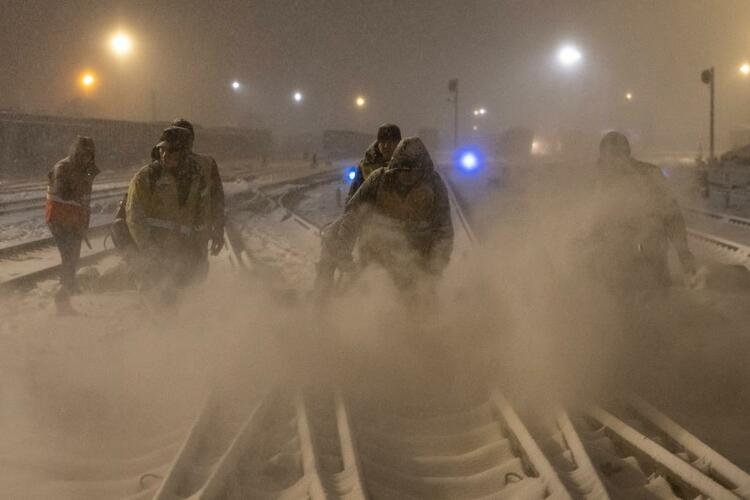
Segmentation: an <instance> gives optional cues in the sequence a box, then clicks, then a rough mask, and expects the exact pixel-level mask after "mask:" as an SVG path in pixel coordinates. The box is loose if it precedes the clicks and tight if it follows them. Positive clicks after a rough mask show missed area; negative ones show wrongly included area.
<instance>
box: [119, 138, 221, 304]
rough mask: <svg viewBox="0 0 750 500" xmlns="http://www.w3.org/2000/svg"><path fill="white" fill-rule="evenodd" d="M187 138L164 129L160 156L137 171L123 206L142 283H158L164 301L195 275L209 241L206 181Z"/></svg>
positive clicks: (148, 285) (159, 151)
mask: <svg viewBox="0 0 750 500" xmlns="http://www.w3.org/2000/svg"><path fill="white" fill-rule="evenodd" d="M190 140H191V134H190V131H189V130H188V129H185V128H182V127H174V126H172V127H169V128H167V129H165V130H164V132H163V133H162V135H161V137H160V142H159V143H158V144H157V145H156V147H157V150H158V153H159V159H158V160H154V161H152V162H151V163H150V164H148V165H146V166H145V167H143V168H141V169H140V170H139V171H138V172H137V173H136V174H135V176H134V177H133V179H132V180H131V182H130V186H129V188H128V196H127V202H126V205H125V213H126V221H127V227H128V230H129V232H130V235H131V236H132V239H133V242H134V244H135V247H136V253H137V264H136V266H137V267H138V269H139V273H138V274H139V275H140V286H142V287H146V288H148V287H151V286H162V287H163V288H162V290H163V292H164V293H163V298H164V299H165V300H167V301H170V300H172V299H173V297H174V295H175V293H176V292H175V291H176V289H178V288H181V287H184V286H186V285H187V284H189V283H191V282H193V281H194V280H195V279H196V277H198V275H199V274H200V271H199V270H198V269H197V268H198V267H199V266H200V263H201V261H202V260H203V253H204V252H203V249H202V246H203V245H205V243H206V241H207V237H206V231H207V228H206V221H207V207H206V199H205V198H206V193H207V190H208V183H207V179H206V177H205V176H204V173H203V170H202V168H201V166H200V165H199V164H198V162H197V161H196V160H195V158H194V157H193V156H192V155H191V154H190Z"/></svg>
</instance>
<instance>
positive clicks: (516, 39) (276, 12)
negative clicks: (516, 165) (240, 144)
mask: <svg viewBox="0 0 750 500" xmlns="http://www.w3.org/2000/svg"><path fill="white" fill-rule="evenodd" d="M117 29H122V30H125V31H127V32H128V33H130V34H131V35H132V37H133V39H134V41H135V46H134V48H133V52H132V54H130V56H128V57H127V58H123V59H122V60H119V59H117V58H115V57H114V56H113V55H112V54H111V52H110V51H109V49H108V45H107V43H108V38H109V37H110V35H111V34H112V33H113V32H114V31H116V30H117ZM564 42H571V43H575V44H576V45H577V46H578V47H579V48H580V50H581V51H582V53H583V60H582V61H581V63H580V65H579V66H577V67H575V68H562V67H561V66H560V65H559V64H558V63H557V61H556V59H555V57H556V51H557V49H558V48H559V47H560V45H561V44H562V43H564ZM748 59H750V0H650V1H647V0H623V1H619V0H601V1H594V0H567V1H566V0H516V1H512V0H509V1H470V0H463V1H462V0H455V1H454V0H432V1H430V0H414V1H406V0H403V1H396V0H380V1H369V0H328V1H325V0H309V1H303V0H256V1H206V0H203V1H193V0H183V1H177V0H171V1H170V0H160V1H158V2H145V1H144V2H107V1H75V0H65V1H59V0H47V1H42V0H23V1H21V0H19V1H15V0H12V1H7V0H2V1H0V65H1V67H2V71H1V72H0V108H3V109H14V110H23V111H28V112H43V113H51V114H54V113H57V112H59V111H60V110H62V109H65V106H66V102H68V101H70V100H71V99H73V98H75V97H77V96H78V97H80V96H82V95H83V94H84V91H83V90H82V88H81V86H80V85H79V84H78V79H79V77H80V74H81V73H82V71H83V70H84V69H91V70H93V71H94V72H95V73H96V74H97V76H98V82H97V86H96V88H95V89H94V90H91V91H89V92H88V95H87V96H86V99H87V100H86V101H85V102H86V103H87V104H86V106H88V108H87V109H89V110H90V113H92V114H94V115H96V116H101V117H107V118H118V119H132V120H148V119H150V118H151V114H152V107H151V95H152V92H153V93H154V94H155V95H156V100H157V107H156V112H157V118H159V119H170V118H173V117H177V116H185V117H187V118H191V119H193V120H195V121H197V122H199V123H203V124H205V125H237V124H240V125H252V126H263V127H267V128H270V129H272V130H273V131H274V133H276V134H286V133H298V132H305V131H320V130H321V129H323V128H350V129H361V130H367V129H372V128H374V127H375V126H377V125H378V124H379V123H381V122H384V121H393V122H396V123H399V124H401V125H402V126H403V128H404V129H405V130H406V132H407V133H414V132H416V130H417V129H418V128H421V127H436V128H440V129H443V130H446V131H447V130H449V128H450V126H451V123H452V121H451V120H452V118H451V116H452V114H451V113H452V111H451V109H452V108H451V105H450V103H448V102H447V101H446V98H447V97H448V92H447V81H448V80H449V79H450V78H454V77H458V78H459V79H460V102H461V105H462V107H461V116H462V128H463V129H464V130H466V131H468V130H469V129H470V128H471V125H472V124H475V123H476V124H477V125H478V126H479V127H480V128H481V130H482V131H495V130H501V129H503V128H505V127H509V126H514V125H525V126H529V127H532V128H534V129H536V130H542V129H545V130H546V129H552V128H585V129H587V130H600V129H605V128H608V127H619V128H633V129H637V130H640V131H645V132H643V133H645V134H649V135H650V137H652V138H653V140H654V141H655V142H657V143H658V145H659V146H660V147H661V148H662V149H669V148H691V149H694V148H695V147H696V146H697V143H698V142H699V141H702V142H703V145H704V147H706V145H707V139H706V136H707V107H708V91H707V88H706V86H705V85H703V84H702V83H701V82H700V78H699V75H700V71H701V70H702V69H704V68H706V67H708V66H710V65H715V66H716V68H717V70H716V71H717V99H718V101H717V102H718V108H717V109H718V113H717V120H718V127H719V129H718V130H719V140H720V143H721V142H725V141H726V136H727V133H728V131H729V130H730V129H731V128H735V127H737V126H739V125H741V124H743V123H750V79H748V78H746V77H742V76H741V75H740V73H739V72H738V70H737V68H738V66H739V65H740V64H741V63H742V62H744V61H746V60H748ZM234 79H236V80H238V81H240V82H241V83H242V84H243V87H242V88H241V89H240V91H239V92H235V91H233V90H232V89H231V87H230V83H231V82H232V81H233V80H234ZM295 90H300V91H301V92H303V94H304V96H305V99H304V101H303V103H301V104H300V105H297V104H295V103H294V102H293V100H292V98H291V96H292V93H293V91H295ZM626 92H632V93H633V96H634V99H633V100H632V101H631V102H626V101H625V99H624V95H625V93H626ZM359 94H361V95H363V96H365V97H366V98H367V105H366V106H365V108H364V109H361V110H359V109H357V108H356V106H355V105H354V99H355V97H356V96H357V95H359ZM479 106H483V107H485V108H486V109H487V110H488V113H487V115H486V116H485V117H483V118H482V119H481V120H479V121H475V120H474V119H473V116H472V110H473V109H475V108H477V107H479Z"/></svg>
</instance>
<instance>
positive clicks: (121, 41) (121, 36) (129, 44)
mask: <svg viewBox="0 0 750 500" xmlns="http://www.w3.org/2000/svg"><path fill="white" fill-rule="evenodd" d="M109 46H110V48H111V49H112V52H114V53H115V55H117V56H126V55H128V54H130V52H131V51H132V50H133V39H132V38H130V35H128V34H127V33H123V32H122V31H118V32H117V33H115V34H114V35H112V38H111V39H110V40H109Z"/></svg>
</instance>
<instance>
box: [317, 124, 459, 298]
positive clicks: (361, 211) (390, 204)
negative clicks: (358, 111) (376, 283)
mask: <svg viewBox="0 0 750 500" xmlns="http://www.w3.org/2000/svg"><path fill="white" fill-rule="evenodd" d="M357 242H358V243H359V255H360V263H359V264H360V266H361V267H364V266H367V265H370V264H378V265H380V266H382V267H384V268H385V269H387V270H388V271H389V274H390V275H391V277H392V278H393V280H394V282H395V284H396V285H397V286H398V287H399V288H401V289H404V290H413V289H414V288H415V287H416V285H417V283H418V282H419V281H420V278H426V277H438V276H440V275H441V274H442V272H443V270H444V269H445V267H446V266H447V264H448V262H449V260H450V256H451V253H452V250H453V225H452V221H451V210H450V201H449V199H448V192H447V189H446V186H445V184H444V183H443V180H442V179H441V177H440V175H439V174H438V173H437V172H436V171H435V168H434V165H433V163H432V159H431V158H430V155H429V153H428V152H427V149H426V148H425V146H424V144H423V143H422V141H421V140H420V139H419V138H418V137H410V138H406V139H404V140H402V141H401V142H400V143H399V144H398V146H397V147H396V149H395V151H394V152H393V156H392V158H391V160H390V162H389V164H388V166H387V167H385V168H379V169H377V170H376V171H375V172H373V173H372V174H370V175H369V177H367V179H366V180H365V182H364V183H363V184H362V186H361V187H360V188H359V189H358V190H357V192H356V193H355V194H354V196H353V197H352V198H351V199H350V200H349V202H348V203H347V204H346V208H345V209H344V214H343V215H342V216H341V217H340V218H339V219H338V220H337V221H336V222H334V223H333V224H331V225H330V226H329V227H328V228H327V229H326V230H325V231H324V234H323V244H322V251H321V260H320V263H319V265H318V278H317V281H316V288H317V289H318V290H319V291H325V290H329V289H330V286H331V284H332V281H333V274H334V271H335V269H336V268H338V269H341V270H345V271H347V270H353V269H355V268H356V267H355V266H354V262H353V259H352V252H353V249H354V246H355V244H356V243H357Z"/></svg>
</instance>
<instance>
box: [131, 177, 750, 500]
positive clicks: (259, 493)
mask: <svg viewBox="0 0 750 500" xmlns="http://www.w3.org/2000/svg"><path fill="white" fill-rule="evenodd" d="M311 187H312V186H311V185H310V186H308V187H304V186H303V187H300V190H304V189H310V188H311ZM298 197H299V191H296V192H295V191H288V192H287V193H286V194H285V195H283V196H282V197H281V198H280V201H281V203H282V205H283V204H284V203H285V202H289V201H292V200H295V199H298ZM286 208H287V209H288V210H291V208H290V206H289V205H287V206H286ZM457 215H458V214H454V220H456V221H457V223H458V224H457V225H459V226H460V227H463V228H464V230H466V231H469V232H470V228H469V227H468V225H467V223H466V220H465V219H464V218H463V217H457ZM295 216H298V217H300V216H299V214H295ZM303 220H304V218H303ZM305 222H306V223H307V224H310V225H314V224H312V222H310V221H309V220H306V221H305ZM467 236H469V241H473V237H472V236H470V235H467ZM321 341H324V340H321ZM333 347H334V348H335V346H333ZM362 378H363V379H366V378H367V377H362ZM375 378H377V377H375ZM396 380H398V376H397V377H396ZM409 384H410V381H409V380H407V379H406V378H403V379H401V380H400V382H396V383H395V384H394V385H393V387H392V388H391V389H392V390H391V391H383V387H382V386H381V387H378V390H377V391H372V390H370V389H372V387H370V388H369V389H368V387H366V386H363V385H362V384H361V383H360V384H356V383H355V384H352V383H348V382H340V383H333V384H331V383H326V382H323V381H320V382H319V383H316V382H315V381H310V380H305V381H298V382H294V383H290V384H288V385H284V386H280V387H277V388H275V389H273V390H272V391H270V392H269V393H268V394H266V395H264V396H262V397H260V398H257V399H256V401H255V403H254V404H253V405H252V410H249V411H247V413H246V414H245V416H244V419H242V418H239V414H237V413H236V412H235V413H233V414H232V418H227V417H226V415H225V413H226V412H225V411H224V412H222V407H223V406H225V403H223V402H222V401H221V399H220V398H212V399H211V400H210V401H209V403H207V404H206V406H205V407H204V409H203V411H202V412H201V413H200V415H199V417H198V418H197V419H196V421H195V424H194V426H193V427H192V429H191V432H190V433H189V435H188V437H187V439H186V440H185V442H184V444H183V447H182V449H181V452H180V453H179V454H178V455H177V457H176V459H175V460H174V462H173V463H172V465H171V467H170V468H169V471H168V473H167V475H166V477H165V479H164V481H163V482H162V483H161V485H160V487H159V488H158V490H156V493H155V496H154V497H153V498H154V499H156V500H176V499H187V498H190V499H193V500H198V499H200V500H209V499H210V500H214V499H216V500H219V499H221V500H230V499H297V498H299V499H303V498H305V499H307V498H309V499H314V500H316V499H348V500H351V499H372V500H375V499H389V500H415V499H422V498H425V499H446V500H448V499H450V500H461V499H483V500H484V499H486V500H489V499H493V500H503V499H536V498H539V499H543V498H544V499H569V498H576V499H578V498H583V499H608V498H613V499H640V498H648V499H695V498H712V499H737V498H743V499H750V476H748V474H747V473H746V472H744V471H742V470H740V469H739V468H737V467H736V466H734V465H733V464H731V463H730V462H729V461H728V460H726V459H725V458H723V457H722V456H720V455H719V454H718V453H716V452H715V451H714V450H712V449H710V448H709V447H708V446H707V445H705V444H704V443H702V442H701V441H700V440H698V439H697V438H696V437H695V436H692V435H691V434H690V433H689V432H687V431H686V430H685V429H683V428H681V427H680V426H679V425H677V424H676V423H675V422H673V421H672V420H671V419H669V418H668V417H667V416H665V415H664V414H662V413H660V412H659V411H658V410H656V409H655V408H654V407H652V406H651V405H649V404H648V403H647V402H645V401H644V400H642V399H640V398H638V397H636V396H628V397H627V398H625V399H623V400H622V401H620V402H619V404H618V405H615V408H608V409H604V408H601V407H599V406H591V407H586V408H575V409H571V410H570V411H566V410H565V409H563V407H562V406H561V405H555V404H551V405H550V409H549V411H545V412H543V414H537V415H527V416H526V418H521V417H520V416H519V414H518V413H517V412H516V411H515V409H514V407H513V405H512V404H511V403H510V401H509V400H508V399H507V398H506V397H505V396H504V395H503V394H502V393H501V392H500V391H499V390H497V389H496V388H493V387H487V388H486V390H482V391H480V394H479V395H475V396H468V397H455V396H454V397H444V396H445V394H444V392H443V391H441V390H440V388H436V389H434V390H430V389H425V388H418V389H416V390H414V391H413V392H411V393H408V391H406V392H404V387H405V386H408V385H409ZM475 392H476V391H475ZM384 393H386V394H393V393H396V394H399V393H400V394H401V396H400V397H399V396H386V397H383V396H382V394H384ZM230 406H231V405H230ZM232 433H233V435H232V436H231V437H228V436H229V435H230V434H232ZM216 436H220V437H219V438H217V437H216ZM144 498H145V497H144Z"/></svg>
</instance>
